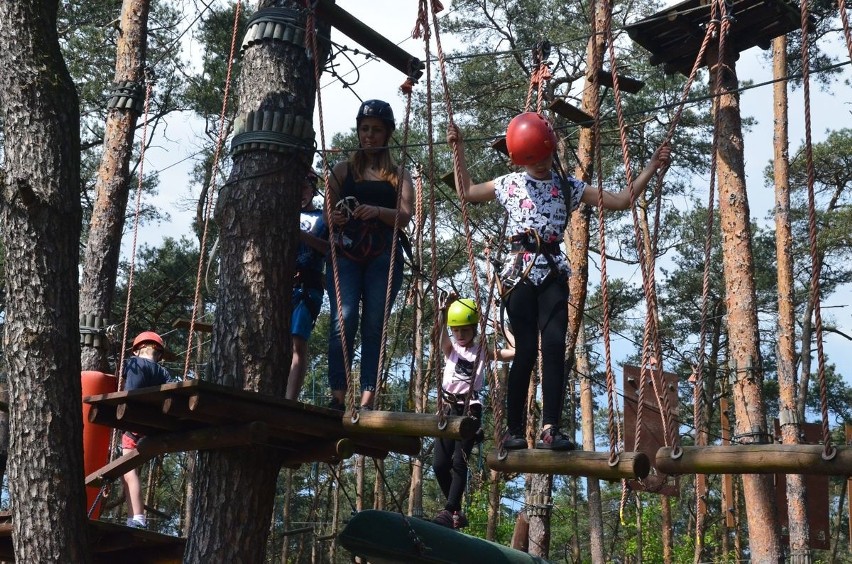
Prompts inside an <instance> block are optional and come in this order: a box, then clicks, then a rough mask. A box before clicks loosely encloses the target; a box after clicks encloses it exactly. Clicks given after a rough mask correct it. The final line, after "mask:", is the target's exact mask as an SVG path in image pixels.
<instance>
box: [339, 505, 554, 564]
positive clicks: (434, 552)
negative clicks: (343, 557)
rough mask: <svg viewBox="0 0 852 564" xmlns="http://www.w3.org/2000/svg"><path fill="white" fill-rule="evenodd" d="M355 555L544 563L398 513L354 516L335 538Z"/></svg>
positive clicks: (375, 559) (394, 560)
mask: <svg viewBox="0 0 852 564" xmlns="http://www.w3.org/2000/svg"><path fill="white" fill-rule="evenodd" d="M337 539H338V541H339V542H340V544H341V545H342V546H343V547H344V548H345V549H346V550H348V551H349V552H351V553H352V554H354V555H355V556H361V557H365V558H367V559H369V561H370V562H372V563H377V564H382V563H394V564H396V563H399V562H409V563H415V562H424V563H425V562H428V563H440V562H446V563H451V562H488V563H489V564H501V563H505V564H525V563H530V564H533V563H539V564H546V562H547V561H546V560H543V559H541V558H538V557H536V556H531V555H529V554H526V553H525V552H521V551H519V550H514V549H511V548H508V547H505V546H502V545H499V544H496V543H493V542H489V541H486V540H482V539H478V538H476V537H472V536H469V535H465V534H464V533H459V532H457V531H454V530H452V529H448V528H446V527H442V526H441V525H437V524H435V523H432V522H431V521H423V520H422V519H416V518H414V517H404V516H403V515H402V514H400V513H391V512H389V511H378V510H373V509H370V510H367V511H361V512H360V513H357V514H356V515H355V516H354V517H352V519H351V520H350V521H349V523H347V524H346V527H345V528H344V529H343V530H342V531H341V532H340V534H339V535H337Z"/></svg>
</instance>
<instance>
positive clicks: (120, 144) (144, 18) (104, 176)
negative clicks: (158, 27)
mask: <svg viewBox="0 0 852 564" xmlns="http://www.w3.org/2000/svg"><path fill="white" fill-rule="evenodd" d="M149 8H150V2H149V0H124V1H123V2H122V5H121V19H120V23H119V25H120V32H119V33H118V40H117V43H116V49H115V79H114V81H113V84H114V85H119V84H133V85H136V86H137V88H144V85H143V81H144V67H145V54H146V51H147V33H148V11H149ZM138 118H139V111H138V107H136V108H134V107H114V108H110V110H109V113H108V114H107V120H106V128H105V129H104V148H103V156H102V157H101V163H100V167H99V168H98V177H97V181H96V182H95V203H94V208H93V209H92V219H91V222H90V226H89V238H88V242H87V244H86V250H85V252H84V254H83V276H82V282H81V284H80V314H81V315H91V316H93V317H94V318H95V319H98V320H103V321H104V323H101V324H100V325H101V327H105V326H106V325H107V320H108V318H109V315H110V313H111V311H112V305H113V303H112V302H113V298H114V296H115V279H116V276H117V273H118V259H119V254H120V252H121V235H122V231H123V230H124V218H125V215H126V213H127V199H128V195H129V194H130V189H131V186H130V159H131V158H132V156H133V139H134V133H135V131H136V121H137V119H138ZM100 343H102V344H101V346H84V347H83V349H82V351H81V360H82V366H83V370H99V371H103V372H109V365H108V364H109V353H110V348H109V347H108V346H107V343H106V339H101V340H100ZM124 345H125V344H124V343H121V346H124Z"/></svg>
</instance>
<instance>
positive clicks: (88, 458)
mask: <svg viewBox="0 0 852 564" xmlns="http://www.w3.org/2000/svg"><path fill="white" fill-rule="evenodd" d="M80 383H81V385H82V388H83V397H86V396H92V395H96V394H108V393H110V392H115V391H116V390H118V379H117V378H116V377H115V376H113V375H112V374H104V373H103V372H95V371H84V372H82V373H81V375H80ZM90 411H91V406H90V405H88V404H85V403H84V404H83V469H84V471H85V473H86V475H89V474H90V473H92V472H94V471H96V470H97V469H98V468H101V467H103V466H104V465H105V464H106V463H107V462H109V441H110V436H111V435H112V430H111V429H109V428H107V427H104V426H102V425H95V424H94V423H91V422H89V412H90ZM98 493H99V491H98V488H97V487H95V486H87V487H86V511H89V509H90V508H91V507H92V504H94V503H95V500H96V499H97V498H98ZM100 514H101V507H100V504H98V506H97V507H95V508H94V510H93V511H92V512H91V514H90V515H89V516H90V517H91V518H92V519H97V518H98V517H99V516H100Z"/></svg>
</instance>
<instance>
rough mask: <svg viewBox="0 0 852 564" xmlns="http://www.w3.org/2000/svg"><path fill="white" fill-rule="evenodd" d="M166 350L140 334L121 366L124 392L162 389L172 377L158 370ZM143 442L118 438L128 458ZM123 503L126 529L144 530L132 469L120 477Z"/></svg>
mask: <svg viewBox="0 0 852 564" xmlns="http://www.w3.org/2000/svg"><path fill="white" fill-rule="evenodd" d="M165 350H166V346H165V344H164V343H163V339H162V337H160V336H159V335H158V334H157V333H154V332H153V331H143V332H142V333H139V334H138V335H137V336H136V338H135V339H133V346H132V347H131V352H132V353H133V356H131V357H130V358H129V359H127V361H126V362H125V363H124V390H125V391H128V392H129V391H131V390H138V389H139V388H149V387H152V386H162V385H163V384H165V383H167V382H169V381H170V380H171V379H172V377H171V374H169V371H168V370H166V369H165V368H163V367H162V366H160V361H161V360H162V359H163V354H164V353H165ZM141 438H142V435H141V434H139V433H131V432H130V431H125V432H124V434H122V435H121V451H122V454H128V453H129V452H131V451H132V450H133V449H135V448H136V444H137V443H138V442H139V440H140V439H141ZM122 483H123V486H124V500H125V502H126V503H127V526H128V527H138V528H143V529H144V528H145V527H147V526H148V521H147V519H146V517H145V503H144V499H143V497H142V484H141V483H140V482H139V472H138V471H137V470H136V469H135V468H134V469H133V470H130V471H128V472H127V473H125V474H124V476H122Z"/></svg>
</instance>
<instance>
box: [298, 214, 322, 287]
mask: <svg viewBox="0 0 852 564" xmlns="http://www.w3.org/2000/svg"><path fill="white" fill-rule="evenodd" d="M299 227H300V228H301V230H302V231H304V232H305V233H310V234H311V235H313V236H314V237H317V238H319V239H328V227H327V226H326V224H325V221H324V220H323V218H322V210H311V211H303V212H302V213H301V214H300V215H299ZM324 266H325V255H323V253H321V252H319V251H317V250H316V249H314V248H313V247H311V246H310V245H308V244H307V243H299V250H298V251H297V254H296V270H313V271H315V272H317V273H319V274H322V272H323V268H324Z"/></svg>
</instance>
